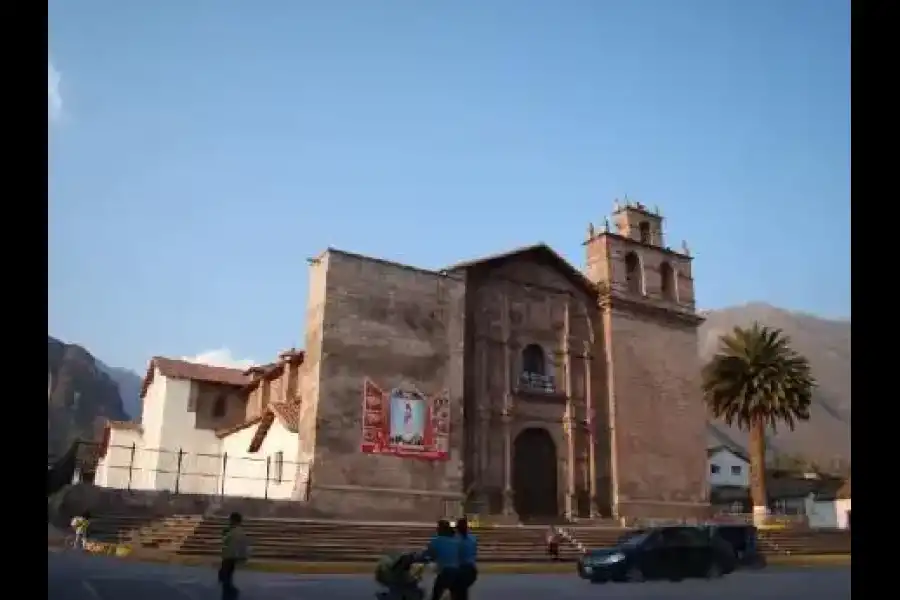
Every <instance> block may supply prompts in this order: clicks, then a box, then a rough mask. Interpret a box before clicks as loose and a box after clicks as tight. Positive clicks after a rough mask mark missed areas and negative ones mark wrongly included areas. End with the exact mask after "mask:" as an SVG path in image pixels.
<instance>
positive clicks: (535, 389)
mask: <svg viewBox="0 0 900 600" xmlns="http://www.w3.org/2000/svg"><path fill="white" fill-rule="evenodd" d="M519 389H521V390H522V391H526V392H531V393H538V394H555V393H556V382H555V381H554V380H553V376H552V375H542V374H540V373H529V372H527V371H524V372H522V373H520V374H519Z"/></svg>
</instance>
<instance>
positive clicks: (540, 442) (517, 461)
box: [512, 428, 559, 520]
mask: <svg viewBox="0 0 900 600" xmlns="http://www.w3.org/2000/svg"><path fill="white" fill-rule="evenodd" d="M512 479H513V492H514V494H515V496H514V504H515V509H516V512H517V513H518V514H519V517H520V518H521V519H523V520H528V519H534V518H541V517H557V516H559V501H558V497H557V457H556V444H555V443H554V442H553V437H551V435H550V433H549V432H548V431H547V430H546V429H540V428H532V429H525V430H524V431H522V432H521V433H520V434H519V435H518V436H517V437H516V441H515V444H514V447H513V477H512Z"/></svg>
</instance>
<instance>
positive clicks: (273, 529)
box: [91, 515, 850, 562]
mask: <svg viewBox="0 0 900 600" xmlns="http://www.w3.org/2000/svg"><path fill="white" fill-rule="evenodd" d="M225 526H226V520H225V519H224V518H222V517H203V516H201V515H183V516H175V517H168V518H156V519H154V518H152V517H149V516H124V515H118V516H116V515H107V516H104V517H102V518H97V519H95V520H94V523H93V524H92V534H91V535H92V537H95V538H96V539H98V541H120V542H121V541H130V543H132V544H134V545H136V546H137V547H139V548H146V549H157V550H160V551H167V552H175V553H178V554H183V555H193V556H215V555H218V554H219V551H220V544H221V535H222V531H223V529H224V528H225ZM244 527H245V530H246V531H247V535H248V537H249V538H250V542H251V545H252V547H253V556H254V557H257V558H268V559H279V560H313V561H315V560H318V561H327V560H337V561H374V560H376V559H377V558H378V557H379V556H381V555H382V554H384V553H385V552H387V551H391V550H407V549H416V548H423V547H424V546H425V545H426V543H427V541H428V539H429V538H430V537H431V535H432V533H433V531H434V528H433V526H431V525H425V524H421V525H416V524H409V523H404V524H392V525H391V524H367V523H339V522H323V521H302V520H281V519H246V520H245V523H244ZM567 531H568V533H569V534H570V536H571V539H565V538H564V540H563V543H562V544H561V548H560V554H561V558H563V559H564V560H573V559H574V558H576V557H577V556H578V555H579V554H580V549H579V546H580V545H583V547H585V548H597V547H603V546H609V545H612V544H613V543H615V541H616V540H617V539H618V538H619V537H620V536H621V535H622V534H623V533H625V532H626V531H627V530H625V529H621V528H610V527H602V528H601V527H598V528H589V527H570V528H568V529H567ZM475 533H476V534H477V535H478V539H479V554H480V559H481V560H483V561H485V562H545V561H547V560H548V558H547V556H546V551H545V546H544V536H545V534H546V528H544V527H522V526H494V527H485V528H479V529H478V530H476V532H475ZM760 544H761V549H762V550H763V552H764V553H766V554H839V553H840V554H843V553H849V551H850V534H849V532H843V531H832V532H825V531H811V530H782V531H763V532H760Z"/></svg>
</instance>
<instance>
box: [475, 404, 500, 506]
mask: <svg viewBox="0 0 900 600" xmlns="http://www.w3.org/2000/svg"><path fill="white" fill-rule="evenodd" d="M481 400H482V401H485V397H484V396H482V398H481ZM487 401H488V402H489V401H490V399H489V397H488V399H487ZM478 436H479V447H480V449H481V456H479V457H478V459H479V461H480V465H479V474H478V491H479V493H478V500H479V505H480V506H479V510H480V511H481V512H482V513H484V514H486V513H487V512H488V510H489V509H490V497H489V495H488V490H489V489H490V488H491V486H494V485H497V482H496V481H491V461H490V457H491V409H490V407H489V406H484V405H482V406H479V407H478Z"/></svg>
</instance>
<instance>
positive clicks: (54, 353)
mask: <svg viewBox="0 0 900 600" xmlns="http://www.w3.org/2000/svg"><path fill="white" fill-rule="evenodd" d="M47 379H48V381H47V388H48V389H47V454H48V456H60V455H62V454H64V453H65V452H66V450H68V448H69V446H70V445H71V443H72V441H74V440H76V439H94V438H96V436H97V433H98V431H99V423H100V422H101V420H102V419H113V420H120V421H124V420H128V418H129V417H128V414H127V413H126V412H125V408H124V406H123V405H122V397H121V396H120V394H119V386H118V384H117V383H116V381H115V380H113V378H112V377H110V376H109V375H108V374H107V373H106V372H105V371H104V370H103V369H102V368H101V367H100V366H99V364H98V361H97V360H96V359H95V358H94V357H93V356H92V355H91V353H90V352H88V351H87V350H85V349H84V348H82V347H81V346H78V345H76V344H66V343H64V342H61V341H60V340H57V339H56V338H53V337H50V336H47Z"/></svg>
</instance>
